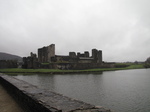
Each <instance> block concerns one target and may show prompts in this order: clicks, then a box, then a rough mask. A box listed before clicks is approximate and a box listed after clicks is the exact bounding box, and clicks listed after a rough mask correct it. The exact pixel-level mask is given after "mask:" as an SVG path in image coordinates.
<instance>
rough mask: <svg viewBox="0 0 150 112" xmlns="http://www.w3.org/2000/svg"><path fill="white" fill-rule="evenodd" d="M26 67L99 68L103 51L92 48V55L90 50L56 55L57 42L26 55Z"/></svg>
mask: <svg viewBox="0 0 150 112" xmlns="http://www.w3.org/2000/svg"><path fill="white" fill-rule="evenodd" d="M23 61H24V68H50V69H89V68H99V67H100V66H101V65H102V51H101V50H97V49H92V56H90V54H89V52H88V51H85V52H84V53H80V52H78V53H75V52H69V55H56V54H55V44H51V45H49V46H46V47H42V48H39V49H38V58H37V56H36V54H33V53H31V56H29V57H24V58H23Z"/></svg>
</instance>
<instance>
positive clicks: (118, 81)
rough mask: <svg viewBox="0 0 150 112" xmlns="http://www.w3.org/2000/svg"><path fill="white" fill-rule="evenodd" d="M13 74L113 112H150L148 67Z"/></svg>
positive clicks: (41, 86)
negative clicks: (70, 72)
mask: <svg viewBox="0 0 150 112" xmlns="http://www.w3.org/2000/svg"><path fill="white" fill-rule="evenodd" d="M14 77H17V78H18V79H21V80H24V81H26V82H29V83H31V84H33V85H36V86H38V87H40V88H43V89H48V90H51V91H55V92H58V93H62V94H64V95H66V96H69V97H72V98H75V99H78V100H82V101H84V102H87V103H90V104H94V105H97V106H103V107H105V108H109V109H111V110H113V111H115V112H150V69H138V70H122V71H111V72H103V73H102V74H70V75H69V74H66V75H64V74H63V75H61V74H57V75H43V74H38V75H37V74H35V75H16V76H14Z"/></svg>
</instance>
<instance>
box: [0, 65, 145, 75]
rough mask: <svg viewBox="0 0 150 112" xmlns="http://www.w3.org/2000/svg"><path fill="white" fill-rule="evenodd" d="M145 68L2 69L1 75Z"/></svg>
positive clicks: (141, 66)
mask: <svg viewBox="0 0 150 112" xmlns="http://www.w3.org/2000/svg"><path fill="white" fill-rule="evenodd" d="M141 68H144V66H143V65H142V64H132V65H130V66H128V67H124V68H98V69H86V70H59V69H21V68H13V69H0V72H1V73H47V74H67V73H96V72H103V71H114V70H128V69H141Z"/></svg>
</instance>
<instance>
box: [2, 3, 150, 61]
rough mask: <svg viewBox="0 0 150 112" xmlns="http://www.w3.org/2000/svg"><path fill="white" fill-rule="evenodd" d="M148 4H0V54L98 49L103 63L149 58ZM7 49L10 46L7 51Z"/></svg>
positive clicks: (149, 12)
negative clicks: (52, 47) (51, 47)
mask: <svg viewBox="0 0 150 112" xmlns="http://www.w3.org/2000/svg"><path fill="white" fill-rule="evenodd" d="M149 3H150V1H149V0H113V1H112V0H92V1H91V0H63V1H62V0H55V1H54V0H32V1H30V0H22V1H20V0H5V1H4V0H0V29H1V31H0V39H1V40H2V41H0V51H5V52H9V53H12V54H18V55H21V56H27V55H28V54H29V52H37V48H39V47H42V46H47V45H49V44H51V43H54V44H56V53H58V54H66V55H67V54H68V52H69V51H76V52H78V51H80V52H84V51H85V50H88V51H90V50H91V49H92V48H97V49H101V50H103V57H104V61H135V60H139V61H140V60H142V61H144V60H146V59H145V58H147V57H149V54H150V51H149V49H148V48H149V47H150V45H149V43H148V42H149V40H150V33H149V29H150V21H149V20H150V16H149V15H150V8H149V6H148V5H149ZM8 45H11V46H12V47H9V46H8Z"/></svg>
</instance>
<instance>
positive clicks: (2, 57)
mask: <svg viewBox="0 0 150 112" xmlns="http://www.w3.org/2000/svg"><path fill="white" fill-rule="evenodd" d="M0 60H18V61H22V57H20V56H17V55H12V54H8V53H3V52H0Z"/></svg>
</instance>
